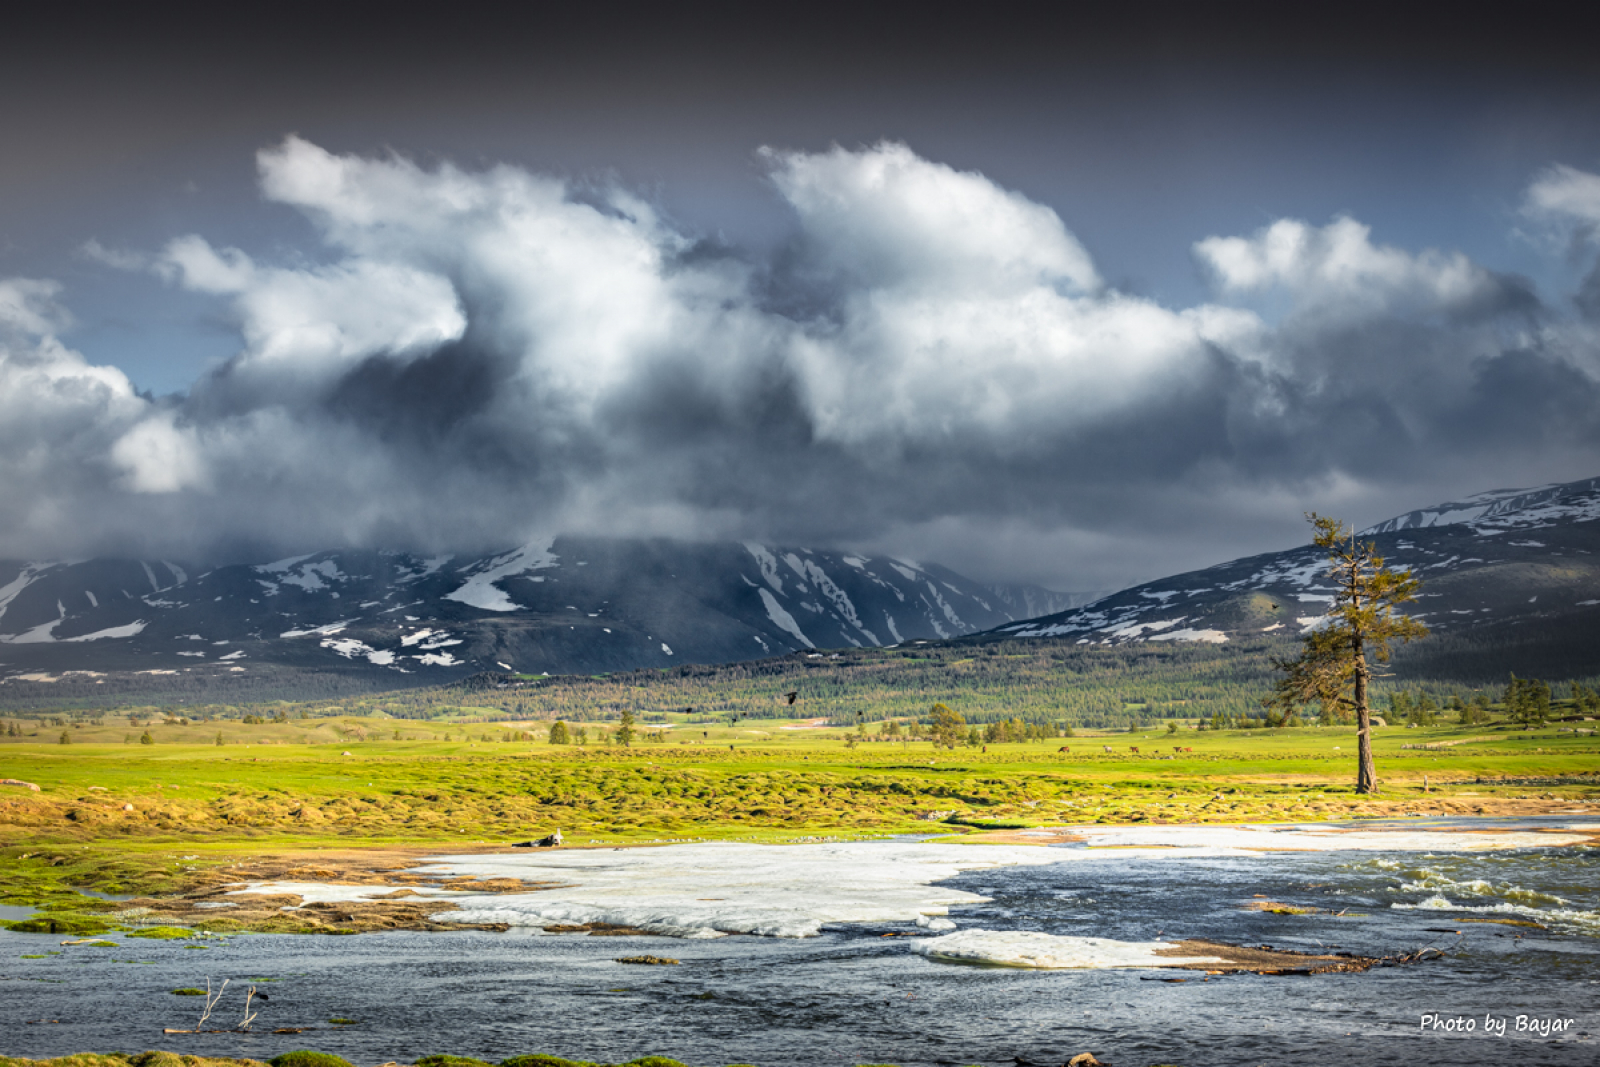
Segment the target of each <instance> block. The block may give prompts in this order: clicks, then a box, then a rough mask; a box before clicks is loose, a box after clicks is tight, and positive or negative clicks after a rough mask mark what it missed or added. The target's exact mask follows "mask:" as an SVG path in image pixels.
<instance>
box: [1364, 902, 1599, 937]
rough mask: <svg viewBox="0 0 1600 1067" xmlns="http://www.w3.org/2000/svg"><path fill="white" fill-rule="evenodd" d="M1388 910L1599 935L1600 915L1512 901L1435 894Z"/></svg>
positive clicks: (1573, 909)
mask: <svg viewBox="0 0 1600 1067" xmlns="http://www.w3.org/2000/svg"><path fill="white" fill-rule="evenodd" d="M1389 906H1390V907H1391V908H1395V909H1397V910H1400V911H1409V910H1417V911H1448V912H1454V913H1456V914H1467V915H1497V916H1506V917H1512V916H1515V917H1517V918H1520V919H1531V920H1533V921H1534V922H1537V923H1540V924H1541V925H1545V926H1555V927H1568V928H1574V929H1577V930H1579V931H1581V932H1583V933H1586V934H1600V912H1593V911H1584V910H1582V909H1581V908H1535V907H1530V906H1528V905H1526V904H1514V903H1511V902H1510V901H1502V902H1501V903H1498V904H1482V905H1471V904H1456V903H1453V902H1452V901H1451V900H1450V898H1449V897H1447V896H1445V895H1444V894H1442V893H1435V894H1434V895H1433V896H1431V897H1428V898H1427V899H1426V900H1422V901H1418V902H1417V903H1415V904H1391V905H1389Z"/></svg>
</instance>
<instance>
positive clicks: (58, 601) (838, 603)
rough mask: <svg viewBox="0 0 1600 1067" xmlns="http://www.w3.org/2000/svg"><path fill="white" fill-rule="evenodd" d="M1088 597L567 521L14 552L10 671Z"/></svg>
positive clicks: (605, 639) (324, 667)
mask: <svg viewBox="0 0 1600 1067" xmlns="http://www.w3.org/2000/svg"><path fill="white" fill-rule="evenodd" d="M1076 602H1079V601H1078V600H1075V598H1073V597H1072V595H1071V594H1061V593H1054V592H1051V591H1050V590H1047V589H1042V588H1038V587H1035V586H985V585H981V584H979V583H977V582H973V581H971V580H969V579H967V578H964V577H962V576H961V575H959V574H956V573H955V572H954V571H951V570H949V569H947V568H945V567H941V566H938V565H937V564H924V563H914V562H911V561H908V560H900V559H888V558H874V557H866V556H858V555H852V554H849V553H842V552H832V551H820V550H812V549H805V548H785V547H779V546H769V545H762V544H757V543H754V542H750V543H743V544H740V543H713V544H695V543H688V542H679V541H664V540H609V539H602V538H579V537H556V538H550V539H546V540H542V541H539V542H535V543H531V544H527V545H523V546H520V547H517V548H514V549H511V550H508V551H505V552H502V553H499V554H495V555H484V556H450V555H439V556H432V557H423V556H417V555H412V554H406V553H387V552H376V551H341V552H321V553H316V554H313V555H305V556H296V557H292V558H289V559H281V560H276V561H272V562H266V563H259V564H236V565H231V566H222V567H215V568H211V569H204V570H202V569H200V568H196V567H193V566H191V565H187V564H181V563H171V562H166V561H158V560H117V559H95V560H88V561H80V562H59V563H58V562H30V563H21V562H13V563H0V677H5V678H7V679H9V680H11V681H14V682H36V683H49V682H53V681H56V680H59V679H60V678H61V677H62V675H63V673H65V672H78V673H77V675H76V678H77V680H79V681H82V680H83V678H84V677H89V676H92V675H90V674H85V673H84V672H94V673H97V674H104V673H108V672H122V673H133V674H137V675H143V676H148V677H150V678H152V679H155V678H161V677H165V676H173V675H176V674H179V673H183V674H196V673H199V674H211V675H235V676H237V675H246V674H249V673H250V672H251V671H252V670H257V669H259V668H261V667H264V666H267V665H274V666H277V667H289V668H295V669H299V670H302V671H304V670H321V671H329V670H332V671H338V672H342V673H344V674H358V675H366V676H369V679H370V681H371V682H372V684H375V685H383V686H387V687H397V686H403V685H408V684H422V683H424V682H437V681H448V680H450V679H452V678H455V677H459V676H461V675H463V674H467V673H472V672H477V671H484V670H488V671H496V670H499V671H511V672H518V673H525V674H541V673H551V674H571V673H585V674H587V673H597V672H602V671H616V670H630V669H634V668H639V667H670V666H674V665H678V664H683V663H727V662H734V661H739V660H748V659H758V658H762V657H767V656H776V655H782V654H785V653H788V652H792V651H796V650H800V649H811V648H834V647H838V648H843V647H847V646H858V647H859V646H874V645H892V644H898V643H900V642H902V641H908V640H914V639H924V640H940V639H946V638H954V637H959V636H963V635H966V634H971V633H975V632H978V631H981V630H985V629H990V628H992V627H994V626H996V625H999V624H1001V623H1005V622H1009V621H1012V620H1015V619H1019V618H1025V617H1027V616H1028V615H1037V614H1041V613H1043V612H1045V611H1058V610H1062V609H1064V608H1067V607H1069V606H1071V605H1072V604H1074V603H1076ZM234 680H235V681H243V679H234Z"/></svg>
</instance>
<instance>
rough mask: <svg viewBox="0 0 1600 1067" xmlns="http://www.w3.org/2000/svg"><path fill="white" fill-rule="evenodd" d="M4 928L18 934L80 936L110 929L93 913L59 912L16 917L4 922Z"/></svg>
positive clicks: (100, 932) (101, 932)
mask: <svg viewBox="0 0 1600 1067" xmlns="http://www.w3.org/2000/svg"><path fill="white" fill-rule="evenodd" d="M5 928H6V929H7V930H10V931H12V932H13V933H18V934H78V935H80V936H88V935H91V934H103V933H106V932H107V931H109V930H110V929H111V927H110V926H109V925H107V924H106V923H105V921H104V920H102V919H98V918H96V917H95V916H93V915H72V914H70V913H60V912H57V913H55V914H51V915H35V916H33V917H31V918H27V919H18V920H17V921H16V922H9V923H6V924H5Z"/></svg>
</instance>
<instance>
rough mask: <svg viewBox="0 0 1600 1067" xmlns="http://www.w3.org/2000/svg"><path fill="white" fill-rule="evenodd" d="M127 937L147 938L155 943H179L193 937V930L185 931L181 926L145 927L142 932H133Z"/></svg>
mask: <svg viewBox="0 0 1600 1067" xmlns="http://www.w3.org/2000/svg"><path fill="white" fill-rule="evenodd" d="M128 936H129V937H148V938H153V939H154V940H157V941H179V940H182V939H183V938H185V937H193V936H194V931H193V930H185V929H184V928H183V927H181V926H146V927H145V928H144V929H142V930H134V931H132V932H131V933H129V934H128Z"/></svg>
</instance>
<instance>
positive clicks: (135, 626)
mask: <svg viewBox="0 0 1600 1067" xmlns="http://www.w3.org/2000/svg"><path fill="white" fill-rule="evenodd" d="M144 628H145V622H144V620H143V619H140V620H139V621H138V622H130V623H128V624H127V625H125V626H108V627H106V628H105V629H104V630H96V631H95V632H94V633H92V634H79V635H78V636H77V637H66V638H62V639H61V640H64V641H100V640H103V639H105V638H108V637H135V636H137V635H139V634H141V633H143V632H144Z"/></svg>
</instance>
